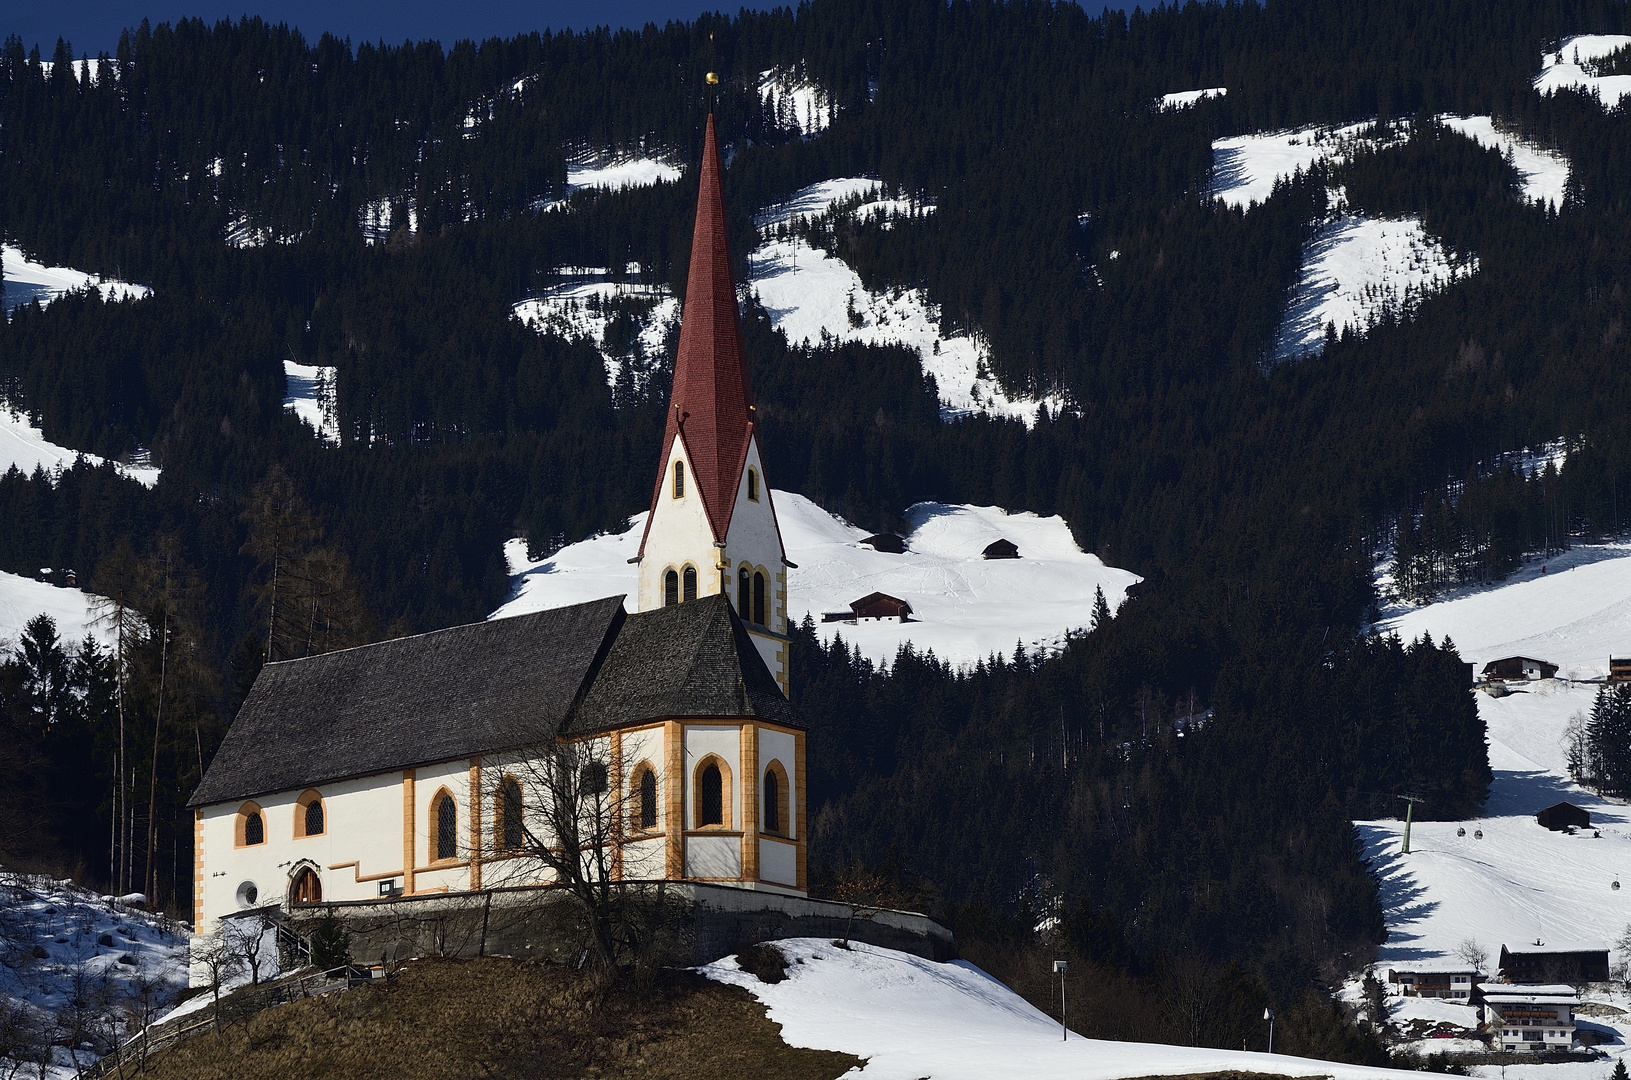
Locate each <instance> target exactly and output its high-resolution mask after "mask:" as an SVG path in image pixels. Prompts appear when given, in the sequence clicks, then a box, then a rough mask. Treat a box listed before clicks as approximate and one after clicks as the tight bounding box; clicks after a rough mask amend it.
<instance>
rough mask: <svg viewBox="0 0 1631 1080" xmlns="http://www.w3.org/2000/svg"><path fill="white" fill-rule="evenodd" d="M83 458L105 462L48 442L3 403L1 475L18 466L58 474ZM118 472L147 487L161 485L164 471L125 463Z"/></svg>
mask: <svg viewBox="0 0 1631 1080" xmlns="http://www.w3.org/2000/svg"><path fill="white" fill-rule="evenodd" d="M79 457H84V459H85V460H86V461H87V462H89V463H90V464H92V465H100V464H102V461H103V459H102V458H99V457H97V456H96V455H95V454H83V455H82V454H81V453H80V452H79V451H77V450H70V449H68V448H67V447H66V446H58V445H57V444H56V443H54V442H49V441H47V439H46V437H45V433H44V432H42V431H41V430H40V429H39V428H37V427H35V426H34V425H33V424H31V423H29V422H28V417H27V416H25V415H24V414H22V413H19V412H13V411H12V410H11V409H10V408H9V407H8V406H7V405H6V403H5V402H4V401H0V473H5V472H7V471H9V470H10V469H11V467H12V466H13V465H15V466H16V467H17V468H18V469H19V470H21V471H22V472H25V473H30V474H31V473H33V472H34V470H35V469H36V468H40V469H44V470H45V471H46V472H48V473H53V474H55V473H58V472H61V471H62V470H63V469H67V468H70V467H72V466H73V463H74V459H76V458H79ZM118 469H119V472H120V473H122V474H124V475H125V476H128V477H130V478H131V479H132V480H135V481H136V482H137V483H140V484H142V485H144V486H146V487H152V486H153V485H155V484H157V483H158V482H159V472H160V470H159V469H156V468H154V467H153V466H151V465H143V464H130V465H126V464H121V465H119V466H118Z"/></svg>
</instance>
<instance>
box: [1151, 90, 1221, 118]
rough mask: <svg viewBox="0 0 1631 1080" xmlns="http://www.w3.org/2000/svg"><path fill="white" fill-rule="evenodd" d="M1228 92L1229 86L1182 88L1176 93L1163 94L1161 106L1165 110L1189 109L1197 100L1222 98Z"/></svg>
mask: <svg viewBox="0 0 1631 1080" xmlns="http://www.w3.org/2000/svg"><path fill="white" fill-rule="evenodd" d="M1228 93H1229V88H1228V87H1227V86H1209V87H1207V88H1206V89H1205V90H1180V91H1178V92H1177V93H1176V94H1166V95H1163V96H1162V98H1161V104H1160V108H1161V110H1162V111H1163V112H1165V111H1166V110H1168V109H1187V108H1189V107H1190V106H1191V105H1193V104H1195V103H1196V102H1197V101H1204V100H1205V99H1207V98H1220V97H1223V96H1225V95H1226V94H1228Z"/></svg>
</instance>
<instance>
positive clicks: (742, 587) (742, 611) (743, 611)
mask: <svg viewBox="0 0 1631 1080" xmlns="http://www.w3.org/2000/svg"><path fill="white" fill-rule="evenodd" d="M752 596H753V582H752V581H751V580H750V579H749V577H748V568H747V567H745V566H744V567H742V569H741V570H739V571H738V572H737V574H736V613H737V614H738V615H740V616H741V617H742V618H744V619H746V618H748V613H749V612H751V611H752V610H753V601H752V599H751V598H752Z"/></svg>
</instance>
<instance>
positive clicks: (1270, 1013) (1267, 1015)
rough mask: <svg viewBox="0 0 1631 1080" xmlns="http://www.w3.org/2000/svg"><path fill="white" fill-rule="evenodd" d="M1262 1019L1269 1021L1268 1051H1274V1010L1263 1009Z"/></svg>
mask: <svg viewBox="0 0 1631 1080" xmlns="http://www.w3.org/2000/svg"><path fill="white" fill-rule="evenodd" d="M1263 1019H1265V1020H1267V1021H1268V1022H1269V1053H1271V1054H1272V1053H1274V1010H1273V1009H1264V1010H1263Z"/></svg>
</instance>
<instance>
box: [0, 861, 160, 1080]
mask: <svg viewBox="0 0 1631 1080" xmlns="http://www.w3.org/2000/svg"><path fill="white" fill-rule="evenodd" d="M0 938H3V939H4V940H6V941H8V942H15V943H17V947H16V948H15V949H13V950H10V951H9V952H8V955H7V957H6V962H5V963H4V964H0V1007H6V1009H7V1012H8V1014H9V1013H10V1012H11V1009H13V1008H16V1007H18V1006H21V1008H22V1012H23V1016H22V1017H21V1019H22V1021H23V1023H22V1024H21V1025H20V1026H21V1028H22V1032H17V1033H14V1032H13V1030H12V1029H11V1028H10V1022H11V1020H12V1016H11V1015H8V1016H7V1020H8V1031H7V1035H8V1037H10V1036H12V1035H13V1034H24V1035H25V1039H26V1041H29V1042H48V1043H49V1044H54V1045H51V1051H50V1055H49V1058H48V1063H47V1064H46V1066H45V1067H44V1068H43V1069H42V1068H41V1067H40V1063H39V1059H38V1058H35V1059H33V1061H32V1062H31V1063H30V1065H29V1068H28V1069H27V1071H26V1072H21V1073H14V1072H13V1071H11V1070H8V1069H6V1068H5V1066H6V1065H9V1064H15V1062H12V1061H10V1060H8V1059H6V1058H4V1057H0V1075H5V1076H8V1077H9V1076H13V1075H26V1076H31V1077H32V1076H42V1077H44V1078H46V1080H67V1078H69V1077H74V1076H77V1075H79V1073H80V1070H81V1069H82V1068H84V1067H85V1066H87V1065H89V1064H90V1063H91V1062H92V1061H94V1060H95V1059H96V1057H97V1056H98V1055H99V1054H100V1053H102V1052H103V1051H105V1050H106V1049H107V1048H108V1047H110V1046H111V1045H113V1043H115V1042H122V1041H123V1040H124V1039H125V1038H127V1037H128V1036H129V1035H130V1034H133V1033H134V1031H135V1029H136V1028H138V1027H140V1026H141V1025H142V1023H143V1022H144V1021H150V1020H152V1019H155V1018H156V1017H157V1015H158V1014H159V1013H161V1012H162V1011H163V1010H164V1009H165V1008H166V1007H168V1006H169V1005H170V1004H171V1003H172V1002H174V1000H175V999H176V997H177V996H178V995H179V994H180V993H181V992H182V991H183V990H184V989H186V986H187V936H186V927H184V926H181V925H180V924H176V923H172V922H170V921H169V920H167V919H165V918H163V917H162V916H159V915H152V914H149V913H147V912H143V911H139V910H137V909H135V908H133V907H130V906H128V905H126V904H124V903H122V902H119V901H116V900H114V898H113V897H109V896H98V895H96V894H95V893H91V892H87V891H86V890H84V889H81V888H79V887H78V886H76V885H74V884H73V883H72V882H68V881H57V880H55V879H53V878H47V877H32V876H28V877H25V876H22V875H12V874H7V873H3V872H0ZM27 1035H36V1036H38V1035H43V1036H45V1038H43V1039H39V1038H34V1039H28V1038H27Z"/></svg>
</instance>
